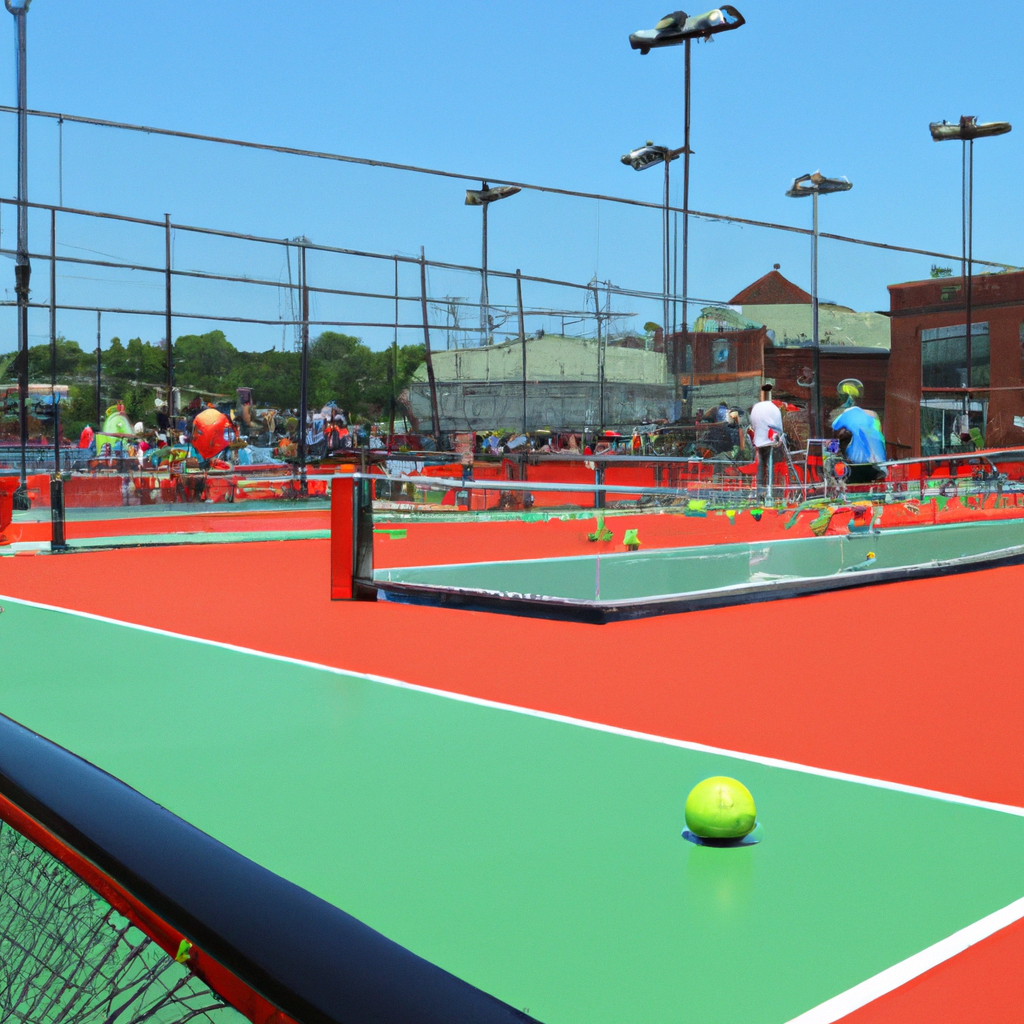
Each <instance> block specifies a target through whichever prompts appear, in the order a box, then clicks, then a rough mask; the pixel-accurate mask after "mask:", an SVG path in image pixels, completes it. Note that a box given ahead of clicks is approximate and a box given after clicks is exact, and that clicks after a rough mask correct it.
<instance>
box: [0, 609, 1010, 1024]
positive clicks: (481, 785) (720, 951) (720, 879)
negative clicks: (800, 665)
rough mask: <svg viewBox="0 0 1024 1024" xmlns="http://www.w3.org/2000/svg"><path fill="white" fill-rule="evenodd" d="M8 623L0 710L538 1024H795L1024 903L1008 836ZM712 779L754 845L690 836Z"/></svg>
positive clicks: (558, 730) (1002, 824)
mask: <svg viewBox="0 0 1024 1024" xmlns="http://www.w3.org/2000/svg"><path fill="white" fill-rule="evenodd" d="M3 604H4V613H3V615H0V643H2V645H3V650H4V661H3V674H2V677H0V711H2V712H3V713H4V714H6V715H8V716H10V717H12V718H14V719H16V720H17V721H19V722H21V723H23V724H24V725H26V726H28V727H29V728H32V729H34V730H36V731H38V732H40V733H41V734H43V735H44V736H47V737H48V738H50V739H52V740H54V741H55V742H57V743H60V744H62V745H64V746H66V747H68V748H69V749H71V750H73V751H74V752H76V753H78V754H80V755H81V756H83V757H85V758H87V759H88V760H90V761H92V762H94V763H95V764H97V765H99V766H100V767H102V768H104V769H106V770H107V771H109V772H111V773H112V774H114V775H116V776H117V777H119V778H121V779H123V780H124V781H125V782H127V783H128V784H129V785H131V786H134V787H135V788H137V789H139V790H140V791H141V792H143V793H145V794H146V795H147V796H149V797H151V798H152V799H154V800H156V801H157V802H159V803H161V804H163V805H164V806H166V807H168V808H169V809H170V810H172V811H173V812H175V813H176V814H178V815H180V816H181V817H183V818H185V819H187V820H188V821H190V822H191V823H193V824H194V825H196V826H198V827H199V828H201V829H203V830H204V831H206V832H208V833H210V834H211V835H213V836H215V837H216V838H217V839H219V840H221V841H223V842H225V843H227V844H228V845H230V846H232V847H233V848H235V849H236V850H238V851H239V852H241V853H243V854H245V855H246V856H248V857H251V858H252V859H254V860H256V861H258V862H259V863H261V864H263V865H264V866H266V867H267V868H269V869H271V870H273V871H275V872H278V873H279V874H281V875H283V876H285V877H287V878H289V879H290V880H292V881H294V882H296V883H298V884H299V885H301V886H304V887H305V888H307V889H309V890H310V891H312V892H314V893H316V894H318V895H319V896H321V897H323V898H324V899H326V900H329V901H330V902H332V903H334V904H336V905H337V906H339V907H341V908H343V909H344V910H346V911H348V912H350V913H352V914H354V915H355V916H356V917H358V918H360V919H362V920H363V921H365V922H367V923H368V924H370V925H371V926H373V927H375V928H377V929H379V930H380V931H382V932H383V933H384V934H386V935H388V936H389V937H391V938H393V939H395V940H396V941H398V942H400V943H402V944H403V945H405V946H408V947H409V948H410V949H412V950H414V951H415V952H416V953H419V954H420V955H421V956H424V957H426V958H427V959H429V960H431V961H433V962H434V963H437V964H439V965H440V966H442V967H444V968H446V969H447V970H449V971H451V972H453V973H454V974H456V975H458V976H459V977H462V978H464V979H466V980H467V981H469V982H471V983H472V984H474V985H478V986H479V987H481V988H483V989H485V990H486V991H488V992H491V993H492V994H494V995H496V996H498V997H499V998H501V999H503V1000H506V1001H507V1002H509V1003H511V1004H513V1005H514V1006H517V1007H519V1008H526V1009H528V1011H529V1013H530V1014H531V1015H533V1016H535V1017H536V1018H538V1019H539V1020H541V1021H544V1022H546V1024H570V1022H573V1024H575V1022H578V1024H584V1022H585V1024H613V1022H614V1024H622V1022H624V1021H638V1022H640V1021H642V1022H650V1024H660V1022H670V1021H671V1022H675V1021H679V1020H681V1019H695V1020H701V1021H702V1022H707V1024H717V1022H722V1024H725V1022H736V1021H758V1022H765V1024H774V1022H778V1024H783V1022H785V1021H788V1020H790V1019H791V1018H793V1017H795V1016H797V1015H798V1014H800V1013H802V1012H804V1011H806V1010H808V1009H810V1008H812V1007H814V1006H816V1005H817V1004H820V1003H822V1002H823V1001H825V1000H827V999H829V998H830V997H832V996H835V995H837V994H839V993H841V992H843V991H845V990H847V989H849V988H850V987H852V986H853V985H856V984H857V983H859V982H861V981H864V980H865V979H867V978H869V977H871V976H873V975H875V974H877V973H878V972H880V971H882V970H884V969H885V968H887V967H890V966H892V965H893V964H895V963H897V962H899V961H901V960H903V959H905V958H907V957H909V956H911V955H912V954H914V953H917V952H918V951H920V950H922V949H924V948H926V947H928V946H930V945H932V944H933V943H935V942H938V941H939V940H941V939H943V938H945V937H947V936H949V935H950V934H952V933H953V932H955V931H958V930H959V929H961V928H964V927H965V926H967V925H969V924H971V923H972V922H975V921H977V920H978V919H980V918H982V917H984V916H985V915H987V914H990V913H992V912H993V911H996V910H998V909H1000V908H1002V907H1004V906H1006V905H1007V904H1009V903H1011V902H1012V901H1014V900H1015V899H1018V898H1020V897H1021V896H1024V817H1021V816H1018V815H1015V814H1012V813H1005V812H1002V811H999V810H994V809H988V808H985V807H981V806H974V805H971V804H970V803H965V802H954V801H947V800H943V799H937V798H933V797H928V796H922V795H917V794H914V793H909V792H903V791H898V790H894V789H889V788H883V787H880V786H876V785H871V784H867V783H861V782H852V781H844V780H839V779H836V778H829V777H826V776H824V775H822V774H818V773H815V772H814V771H812V770H791V769H787V768H782V767H777V766H769V765H766V764H761V763H757V762H756V761H750V760H745V759H744V758H742V757H733V756H727V755H724V754H717V753H710V752H707V751H701V750H696V749H690V748H688V747H686V746H685V745H682V744H678V743H670V742H656V741H653V740H652V739H645V738H641V737H638V736H634V735H627V734H623V733H618V732H615V731H612V730H610V729H606V728H592V727H587V726H585V725H582V724H576V723H572V722H568V721H559V720H555V719H552V718H550V717H544V716H542V715H540V714H530V713H522V712H521V711H516V710H509V709H504V708H501V707H497V706H491V705H485V704H482V703H479V702H472V701H470V700H466V699H453V698H451V697H448V696H444V695H439V694H436V693H432V692H429V691H425V690H419V689H414V688H411V687H403V686H396V685H389V684H388V683H386V682H383V681H375V680H372V679H368V678H366V677H361V676H355V675H349V674H345V673H341V672H337V671H334V670H329V669H324V668H320V667H316V666H311V665H305V664H300V663H295V662H288V661H284V660H280V659H274V658H270V657H265V656H261V655H258V654H253V653H246V652H242V651H238V650H232V649H229V648H226V647H222V646H217V645H213V644H208V643H200V642H197V641H192V640H188V639H184V638H180V637H173V636H168V635H164V634H159V633H155V632H147V631H143V630H140V629H134V628H131V627H128V626H123V625H119V624H114V623H109V622H104V621H99V620H95V619H90V618H85V617H82V616H77V615H73V614H68V613H64V612H59V611H52V610H46V609H41V608H36V607H32V606H28V605H25V604H21V603H19V602H15V601H10V600H6V599H5V600H4V602H3ZM480 671H481V672H500V671H501V666H500V664H497V663H493V662H492V663H481V665H480ZM624 682H625V681H624ZM715 699H716V700H719V701H723V700H726V699H725V698H724V697H723V696H722V694H721V693H720V692H719V693H718V695H717V696H716V697H715ZM728 711H729V708H728V703H727V700H726V702H725V703H724V704H723V708H722V713H723V714H728ZM954 754H955V752H951V756H954ZM719 774H724V775H732V776H735V777H738V778H740V779H741V780H742V781H743V782H744V783H746V785H747V786H748V787H749V788H750V790H751V791H752V792H753V794H754V796H755V798H756V800H757V804H758V810H759V820H760V822H761V824H762V826H763V829H764V838H763V841H762V842H761V843H760V844H758V845H756V846H750V847H745V848H736V849H713V848H703V847H697V846H694V845H691V844H690V843H688V842H686V841H685V840H684V839H682V838H681V837H680V831H681V829H682V828H683V824H684V822H683V805H684V802H685V800H686V795H687V793H688V792H689V790H690V788H691V787H692V786H693V785H694V784H695V783H696V782H697V781H699V780H700V779H702V778H704V777H706V776H709V775H719Z"/></svg>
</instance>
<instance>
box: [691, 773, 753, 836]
mask: <svg viewBox="0 0 1024 1024" xmlns="http://www.w3.org/2000/svg"><path fill="white" fill-rule="evenodd" d="M756 823H757V808H756V807H755V806H754V798H753V797H752V796H751V795H750V790H749V789H747V787H746V786H744V785H743V783H742V782H737V781H736V780H735V779H730V778H729V777H728V776H726V775H715V776H712V777H711V778H710V779H705V780H704V781H703V782H698V783H697V785H696V786H694V787H693V789H691V790H690V795H689V796H688V797H687V798H686V827H687V828H688V829H689V830H690V831H691V832H693V833H694V835H698V836H700V837H701V838H702V839H742V838H743V837H744V836H745V835H747V834H748V833H749V832H751V831H752V830H753V828H754V825H755V824H756Z"/></svg>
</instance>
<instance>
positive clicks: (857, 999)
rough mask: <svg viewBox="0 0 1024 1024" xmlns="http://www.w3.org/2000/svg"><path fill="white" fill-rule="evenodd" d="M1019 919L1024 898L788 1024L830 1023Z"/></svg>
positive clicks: (1023, 909)
mask: <svg viewBox="0 0 1024 1024" xmlns="http://www.w3.org/2000/svg"><path fill="white" fill-rule="evenodd" d="M1022 917H1024V898H1021V899H1019V900H1014V902H1013V903H1011V904H1010V905H1009V906H1006V907H1003V908H1002V909H1001V910H997V911H995V913H992V914H989V915H988V917H983V918H982V919H981V920H980V921H975V922H974V924H969V925H967V927H966V928H961V929H960V931H958V932H954V933H953V934H952V935H949V936H947V937H946V938H944V939H941V940H940V941H939V942H936V943H935V945H934V946H929V947H928V948H927V949H922V950H921V952H920V953H915V954H914V955H913V956H908V957H907V959H906V960H901V961H900V962H899V963H898V964H893V966H892V967H887V968H886V969H885V970H884V971H880V972H879V973H878V974H876V975H874V977H871V978H868V979H867V980H866V981H862V982H861V983H860V984H859V985H854V986H853V988H848V989H847V990H846V991H845V992H840V993H839V995H837V996H833V997H832V998H831V999H827V1000H826V1001H825V1002H823V1003H819V1004H818V1005H817V1006H815V1007H813V1008H812V1009H810V1010H807V1011H806V1012H805V1013H801V1014H800V1016H799V1017H794V1018H793V1019H792V1020H790V1021H789V1022H788V1024H833V1022H834V1021H837V1020H840V1019H841V1018H843V1017H845V1016H846V1015H847V1014H850V1013H853V1011H854V1010H858V1009H860V1007H862V1006H866V1005H867V1004H868V1003H871V1002H874V1000H876V999H879V998H880V997H881V996H884V995H886V994H887V993H889V992H892V991H893V990H894V989H897V988H899V987H900V986H901V985H905V984H906V983H907V982H908V981H913V979H914V978H916V977H918V976H919V975H922V974H924V973H925V971H930V970H931V969H932V968H933V967H936V966H938V965H939V964H941V963H942V962H943V961H945V960H950V959H952V958H953V957H954V956H956V955H957V954H958V953H962V952H963V951H964V950H965V949H967V948H968V947H970V946H973V945H974V944H975V943H976V942H980V941H981V940H982V939H985V938H988V936H990V935H992V934H994V933H995V932H997V931H999V930H1000V929H1002V928H1006V927H1007V926H1008V925H1011V924H1013V922H1014V921H1019V920H1020V919H1021V918H1022Z"/></svg>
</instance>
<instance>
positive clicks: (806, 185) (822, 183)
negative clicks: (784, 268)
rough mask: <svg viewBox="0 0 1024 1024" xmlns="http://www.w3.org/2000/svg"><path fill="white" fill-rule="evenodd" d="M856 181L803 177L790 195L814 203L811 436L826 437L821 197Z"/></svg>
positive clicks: (845, 189)
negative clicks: (821, 325) (820, 287)
mask: <svg viewBox="0 0 1024 1024" xmlns="http://www.w3.org/2000/svg"><path fill="white" fill-rule="evenodd" d="M851 188H853V182H851V181H847V180H846V178H826V177H825V176H824V175H823V174H822V173H821V172H820V171H815V172H814V173H813V174H803V175H801V176H800V177H799V178H795V179H794V180H793V184H792V185H791V186H790V188H789V190H788V191H787V192H786V195H787V196H789V197H790V198H792V199H802V198H804V196H811V197H812V198H813V200H814V225H813V230H812V232H811V345H812V353H811V359H812V360H813V363H814V368H813V369H814V385H813V387H812V388H811V405H812V406H813V408H814V423H813V424H811V433H812V435H813V433H814V431H817V436H818V437H822V436H824V431H825V426H824V423H823V421H822V415H821V345H820V343H819V340H818V196H819V195H828V194H829V193H831V192H848V191H849V190H850V189H851Z"/></svg>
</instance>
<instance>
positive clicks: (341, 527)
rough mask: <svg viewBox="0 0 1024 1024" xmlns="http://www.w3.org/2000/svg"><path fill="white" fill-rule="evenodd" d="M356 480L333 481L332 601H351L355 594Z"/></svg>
mask: <svg viewBox="0 0 1024 1024" xmlns="http://www.w3.org/2000/svg"><path fill="white" fill-rule="evenodd" d="M355 497H356V495H355V481H354V480H353V479H352V477H351V476H348V475H345V476H335V477H333V478H332V479H331V600H332V601H351V600H352V598H353V596H354V593H355V579H354V576H355V530H356V518H357V517H356V515H355Z"/></svg>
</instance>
